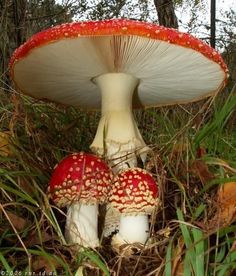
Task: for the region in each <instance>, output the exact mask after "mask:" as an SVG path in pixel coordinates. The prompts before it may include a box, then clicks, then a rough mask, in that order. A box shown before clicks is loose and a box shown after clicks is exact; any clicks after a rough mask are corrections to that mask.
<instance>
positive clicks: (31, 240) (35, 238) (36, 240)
mask: <svg viewBox="0 0 236 276" xmlns="http://www.w3.org/2000/svg"><path fill="white" fill-rule="evenodd" d="M50 240H52V236H51V235H50V234H48V233H47V232H46V231H42V232H41V239H40V237H39V235H38V234H37V232H35V231H34V232H33V233H31V235H30V236H28V237H27V240H26V241H24V243H25V246H27V247H31V246H33V245H36V244H41V242H47V241H50Z"/></svg>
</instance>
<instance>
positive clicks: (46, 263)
mask: <svg viewBox="0 0 236 276" xmlns="http://www.w3.org/2000/svg"><path fill="white" fill-rule="evenodd" d="M59 267H60V264H59V263H58V262H57V261H56V260H55V259H54V258H52V257H50V258H49V257H47V258H46V256H45V257H44V256H37V257H35V258H34V260H33V262H32V270H33V271H34V272H36V271H41V272H44V273H45V274H51V273H52V272H53V271H55V269H57V268H59Z"/></svg>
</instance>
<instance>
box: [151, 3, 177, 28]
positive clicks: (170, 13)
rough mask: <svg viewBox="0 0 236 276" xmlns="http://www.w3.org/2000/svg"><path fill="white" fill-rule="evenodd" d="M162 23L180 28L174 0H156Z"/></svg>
mask: <svg viewBox="0 0 236 276" xmlns="http://www.w3.org/2000/svg"><path fill="white" fill-rule="evenodd" d="M154 4H155V7H156V10H157V15H158V22H159V24H160V25H163V26H165V27H170V28H176V29H178V27H179V25H178V19H177V16H176V14H175V8H174V3H173V1H172V0H154Z"/></svg>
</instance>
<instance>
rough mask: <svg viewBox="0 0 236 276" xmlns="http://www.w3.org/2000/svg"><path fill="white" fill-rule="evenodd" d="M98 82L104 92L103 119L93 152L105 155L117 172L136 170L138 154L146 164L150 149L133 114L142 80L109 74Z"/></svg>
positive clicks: (119, 74) (102, 76) (92, 145)
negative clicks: (134, 99)
mask: <svg viewBox="0 0 236 276" xmlns="http://www.w3.org/2000/svg"><path fill="white" fill-rule="evenodd" d="M94 82H95V83H96V85H97V86H98V87H99V89H100V92H101V98H102V109H101V113H102V116H101V119H100V122H99V125H98V129H97V133H96V136H95V138H94V141H93V143H92V144H91V149H92V150H93V151H94V152H96V153H98V154H99V155H105V156H106V158H108V160H109V161H110V164H111V165H112V166H113V167H114V168H113V170H114V171H118V170H120V169H125V168H128V167H136V166H137V159H136V154H137V155H140V157H141V158H142V160H143V161H144V160H145V157H146V152H147V150H148V147H147V146H146V144H145V142H144V140H143V138H142V136H141V134H140V132H139V129H138V127H137V124H136V122H135V119H134V115H133V113H132V98H133V93H134V90H135V88H136V87H137V85H138V83H139V80H138V79H137V78H135V77H134V76H132V75H130V74H125V73H109V74H103V75H101V76H99V77H97V78H95V79H94Z"/></svg>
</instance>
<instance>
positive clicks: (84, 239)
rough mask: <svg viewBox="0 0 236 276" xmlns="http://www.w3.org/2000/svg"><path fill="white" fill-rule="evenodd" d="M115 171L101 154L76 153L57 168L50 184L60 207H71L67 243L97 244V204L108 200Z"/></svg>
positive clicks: (68, 215)
mask: <svg viewBox="0 0 236 276" xmlns="http://www.w3.org/2000/svg"><path fill="white" fill-rule="evenodd" d="M111 181H112V172H111V170H110V168H109V167H108V165H107V164H106V163H105V162H104V161H103V160H102V159H100V158H99V157H97V156H95V155H93V154H88V153H83V152H80V153H74V154H71V155H69V156H67V157H66V158H64V159H63V160H62V161H61V162H60V163H59V164H58V165H57V166H56V168H55V170H54V172H53V174H52V177H51V180H50V183H49V191H50V194H51V198H52V199H53V201H54V202H55V203H56V205H57V206H59V207H64V206H67V207H68V211H67V219H66V231H65V232H66V233H65V235H66V239H67V241H68V243H71V244H76V243H78V244H80V245H82V246H88V247H92V248H94V247H97V246H98V245H99V240H98V234H97V223H98V221H97V214H98V204H99V203H103V202H104V201H106V199H107V195H108V187H110V185H111Z"/></svg>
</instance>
